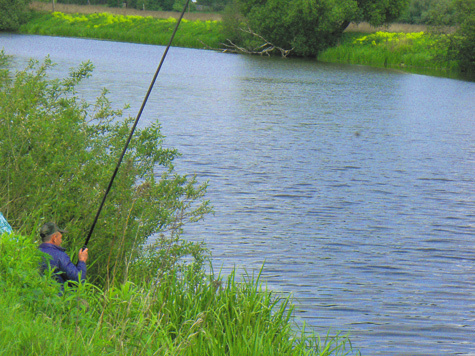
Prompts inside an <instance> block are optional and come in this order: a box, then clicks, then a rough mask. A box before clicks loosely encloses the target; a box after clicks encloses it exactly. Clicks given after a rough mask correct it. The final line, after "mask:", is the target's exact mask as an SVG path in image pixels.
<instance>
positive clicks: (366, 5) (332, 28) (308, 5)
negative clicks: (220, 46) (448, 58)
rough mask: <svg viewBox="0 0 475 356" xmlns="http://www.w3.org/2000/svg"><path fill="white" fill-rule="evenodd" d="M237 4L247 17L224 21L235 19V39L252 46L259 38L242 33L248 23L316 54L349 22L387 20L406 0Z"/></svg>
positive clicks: (284, 44) (273, 39)
mask: <svg viewBox="0 0 475 356" xmlns="http://www.w3.org/2000/svg"><path fill="white" fill-rule="evenodd" d="M237 4H238V5H237V11H238V12H239V14H240V15H242V16H243V17H244V19H243V20H241V22H240V23H238V24H237V25H236V20H235V19H233V18H232V17H230V16H228V17H226V18H225V21H231V22H232V25H229V24H228V25H227V27H228V28H229V27H234V33H235V35H234V36H233V38H232V40H233V41H235V42H236V43H237V44H238V45H240V46H244V47H246V48H252V47H253V46H255V45H256V44H257V43H258V42H259V39H258V38H256V36H255V35H254V36H253V35H247V36H243V35H242V34H241V33H240V32H242V28H243V27H244V28H245V27H249V28H250V29H252V32H253V33H255V34H258V35H259V36H262V37H263V38H264V39H266V40H267V41H268V42H270V43H272V44H273V45H275V46H278V47H281V48H284V49H293V51H292V53H293V54H294V55H297V56H305V57H315V56H316V55H317V54H318V53H319V52H320V51H322V50H323V49H325V48H327V47H329V46H332V45H334V44H335V43H336V42H337V40H338V39H339V38H340V37H341V35H342V33H343V31H344V29H345V28H346V27H347V26H348V25H349V24H350V22H352V21H356V22H357V21H368V22H369V23H370V24H371V25H374V26H377V25H381V24H384V23H388V22H390V21H392V20H393V19H395V18H397V17H398V16H399V14H400V12H401V10H402V9H403V8H404V6H405V5H406V0H390V1H385V2H382V1H377V0H365V1H363V0H360V1H356V0H345V1H340V0H294V1H285V0H237ZM260 41H261V44H262V39H260ZM256 42H257V43H256Z"/></svg>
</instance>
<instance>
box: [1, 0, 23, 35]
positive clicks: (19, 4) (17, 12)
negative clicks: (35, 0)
mask: <svg viewBox="0 0 475 356" xmlns="http://www.w3.org/2000/svg"><path fill="white" fill-rule="evenodd" d="M29 3H30V0H0V31H16V30H18V28H19V27H20V25H21V24H23V23H25V22H26V21H27V20H28V4H29Z"/></svg>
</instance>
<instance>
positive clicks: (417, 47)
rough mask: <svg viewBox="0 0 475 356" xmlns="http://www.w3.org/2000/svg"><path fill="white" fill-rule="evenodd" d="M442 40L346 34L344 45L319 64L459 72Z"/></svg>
mask: <svg viewBox="0 0 475 356" xmlns="http://www.w3.org/2000/svg"><path fill="white" fill-rule="evenodd" d="M440 39H441V36H440V35H439V36H437V35H434V34H429V33H424V32H418V33H390V32H376V33H371V34H362V33H345V34H344V36H343V39H342V41H341V43H340V44H339V45H338V46H336V47H333V48H329V49H327V50H326V51H325V52H323V53H321V54H320V55H319V57H318V59H319V60H320V61H324V62H337V63H352V64H365V65H372V66H377V67H386V68H404V69H438V70H456V69H457V68H458V67H457V62H456V61H454V60H449V59H448V58H447V48H446V47H445V48H444V47H442V46H441V44H440Z"/></svg>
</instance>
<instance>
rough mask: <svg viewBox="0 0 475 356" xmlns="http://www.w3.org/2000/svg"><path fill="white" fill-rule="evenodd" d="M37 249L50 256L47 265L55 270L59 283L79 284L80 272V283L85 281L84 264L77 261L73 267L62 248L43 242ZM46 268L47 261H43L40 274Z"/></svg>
mask: <svg viewBox="0 0 475 356" xmlns="http://www.w3.org/2000/svg"><path fill="white" fill-rule="evenodd" d="M39 249H40V250H41V251H42V252H45V253H47V254H48V255H50V256H51V258H50V260H49V263H50V266H51V268H53V269H54V270H55V272H56V273H55V278H56V280H57V281H58V282H59V283H61V284H64V282H66V281H76V282H79V273H80V272H82V273H81V281H83V282H84V281H85V280H86V263H85V262H83V261H79V262H78V263H77V265H76V266H75V265H74V264H73V263H72V262H71V259H70V258H69V256H68V255H67V254H66V252H64V251H65V250H64V248H62V247H59V246H56V245H53V244H51V243H46V242H45V243H42V244H41V245H40V246H39ZM47 268H48V261H46V259H45V261H44V262H43V263H42V265H41V272H44V271H45V269H47Z"/></svg>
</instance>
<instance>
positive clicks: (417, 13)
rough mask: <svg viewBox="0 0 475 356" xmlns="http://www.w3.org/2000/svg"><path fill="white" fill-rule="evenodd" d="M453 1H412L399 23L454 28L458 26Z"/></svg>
mask: <svg viewBox="0 0 475 356" xmlns="http://www.w3.org/2000/svg"><path fill="white" fill-rule="evenodd" d="M453 4H454V1H453V0H411V1H410V2H409V5H408V6H407V8H406V9H405V11H404V12H403V13H402V14H401V16H400V17H399V19H398V21H400V22H403V23H410V24H424V25H433V26H453V25H455V24H456V17H455V8H454V6H453Z"/></svg>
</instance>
